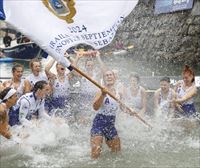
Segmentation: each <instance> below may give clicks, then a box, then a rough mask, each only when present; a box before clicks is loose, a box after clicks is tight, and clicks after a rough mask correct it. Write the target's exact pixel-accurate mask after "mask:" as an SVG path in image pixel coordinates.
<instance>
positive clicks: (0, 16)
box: [0, 0, 6, 20]
mask: <svg viewBox="0 0 200 168" xmlns="http://www.w3.org/2000/svg"><path fill="white" fill-rule="evenodd" d="M5 19H6V16H5V13H4V10H3V0H0V20H5Z"/></svg>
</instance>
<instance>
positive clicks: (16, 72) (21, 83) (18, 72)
mask: <svg viewBox="0 0 200 168" xmlns="http://www.w3.org/2000/svg"><path fill="white" fill-rule="evenodd" d="M23 72H24V66H23V65H21V64H15V65H14V66H13V67H12V75H13V77H12V78H11V79H10V80H7V81H5V82H3V87H4V88H7V87H11V88H13V89H15V90H16V91H17V97H18V98H19V97H21V96H22V95H23V94H25V93H28V92H29V83H28V80H25V79H23V78H22V76H23Z"/></svg>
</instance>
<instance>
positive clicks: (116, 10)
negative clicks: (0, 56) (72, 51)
mask: <svg viewBox="0 0 200 168" xmlns="http://www.w3.org/2000/svg"><path fill="white" fill-rule="evenodd" d="M137 2H138V0H112V1H111V0H76V1H75V0H19V1H15V0H0V19H2V20H5V21H6V22H7V23H9V24H11V25H12V26H13V27H14V28H15V29H17V30H18V31H20V32H22V33H23V34H24V35H26V36H27V37H29V38H30V39H31V40H32V41H34V42H35V43H36V44H37V45H39V46H40V47H41V48H42V49H44V50H45V51H46V52H48V53H49V54H50V55H51V56H52V57H54V59H56V60H57V61H58V62H61V63H63V61H64V60H65V59H63V55H64V53H65V52H66V50H67V49H68V48H70V47H72V46H75V45H77V44H80V43H85V44H88V45H91V46H92V47H94V48H95V49H100V48H102V47H104V46H106V45H108V44H109V43H110V42H111V41H112V40H113V38H114V36H115V33H116V31H117V28H118V27H119V25H120V24H121V22H122V21H123V20H124V18H125V17H126V16H128V14H130V12H131V11H132V10H133V8H134V7H135V6H136V4H137ZM63 64H64V65H65V66H68V64H67V63H66V62H65V63H63Z"/></svg>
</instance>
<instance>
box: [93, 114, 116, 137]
mask: <svg viewBox="0 0 200 168" xmlns="http://www.w3.org/2000/svg"><path fill="white" fill-rule="evenodd" d="M98 135H99V136H103V137H105V139H106V141H109V140H113V139H114V138H115V137H116V136H118V133H117V130H116V128H115V116H106V115H102V114H97V115H96V117H95V118H94V120H93V125H92V129H91V136H98Z"/></svg>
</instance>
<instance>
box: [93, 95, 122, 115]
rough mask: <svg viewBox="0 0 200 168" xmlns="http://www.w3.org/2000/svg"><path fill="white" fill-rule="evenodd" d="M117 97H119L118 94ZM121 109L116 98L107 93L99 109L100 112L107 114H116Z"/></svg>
mask: <svg viewBox="0 0 200 168" xmlns="http://www.w3.org/2000/svg"><path fill="white" fill-rule="evenodd" d="M116 97H119V95H118V94H117V96H116ZM118 110H119V104H118V103H117V101H116V100H114V99H113V98H111V97H110V96H108V95H106V96H105V97H104V100H103V105H102V106H101V108H100V109H99V110H98V112H97V113H98V114H102V115H106V116H116V113H117V111H118Z"/></svg>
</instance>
